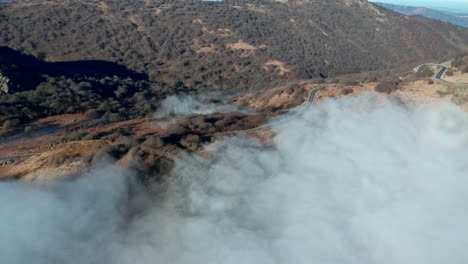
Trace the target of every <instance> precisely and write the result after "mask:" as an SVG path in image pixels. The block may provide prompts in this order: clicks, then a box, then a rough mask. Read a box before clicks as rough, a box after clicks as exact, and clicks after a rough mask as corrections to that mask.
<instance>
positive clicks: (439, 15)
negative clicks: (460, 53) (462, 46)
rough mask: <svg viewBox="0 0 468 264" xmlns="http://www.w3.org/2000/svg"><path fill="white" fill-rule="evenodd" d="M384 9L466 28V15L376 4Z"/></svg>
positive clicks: (467, 21) (467, 25)
mask: <svg viewBox="0 0 468 264" xmlns="http://www.w3.org/2000/svg"><path fill="white" fill-rule="evenodd" d="M376 4H378V5H381V6H383V7H385V8H388V9H391V10H394V11H397V12H399V13H402V14H405V15H418V16H423V17H427V18H432V19H437V20H441V21H447V22H450V23H452V24H454V25H458V26H462V27H468V14H461V13H460V14H456V13H452V12H447V11H440V10H434V9H430V8H426V7H414V6H403V5H393V4H386V3H376Z"/></svg>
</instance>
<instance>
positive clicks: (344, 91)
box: [341, 88, 354, 95]
mask: <svg viewBox="0 0 468 264" xmlns="http://www.w3.org/2000/svg"><path fill="white" fill-rule="evenodd" d="M353 92H354V90H353V89H349V88H347V89H343V90H341V93H342V94H344V95H348V94H350V93H353Z"/></svg>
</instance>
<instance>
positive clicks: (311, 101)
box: [0, 85, 328, 165]
mask: <svg viewBox="0 0 468 264" xmlns="http://www.w3.org/2000/svg"><path fill="white" fill-rule="evenodd" d="M327 87H328V85H324V86H321V87H318V88H315V89H313V90H312V91H311V92H310V94H309V98H308V100H307V104H311V103H313V102H314V100H315V96H316V95H317V93H318V92H319V91H321V90H323V89H325V88H327ZM289 119H290V118H287V119H283V120H280V121H278V122H275V123H270V124H267V125H263V126H259V127H256V128H251V129H246V130H240V131H229V132H222V133H217V134H215V135H241V134H249V133H255V132H259V131H264V130H268V129H270V128H271V127H273V126H275V125H278V124H281V123H284V122H286V121H288V120H289ZM40 154H42V153H32V154H24V155H17V156H10V157H0V165H1V163H2V161H14V160H18V159H24V158H29V157H32V156H37V155H40Z"/></svg>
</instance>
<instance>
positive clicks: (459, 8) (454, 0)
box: [369, 0, 468, 12]
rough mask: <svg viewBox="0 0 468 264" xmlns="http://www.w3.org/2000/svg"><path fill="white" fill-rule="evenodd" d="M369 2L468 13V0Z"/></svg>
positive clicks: (388, 0)
mask: <svg viewBox="0 0 468 264" xmlns="http://www.w3.org/2000/svg"><path fill="white" fill-rule="evenodd" d="M369 2H381V3H388V4H396V5H405V6H422V7H428V8H436V9H440V10H450V11H454V12H468V0H451V1H440V0H409V1H408V0H372V1H369Z"/></svg>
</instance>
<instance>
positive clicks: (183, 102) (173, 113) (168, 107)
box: [155, 95, 240, 119]
mask: <svg viewBox="0 0 468 264" xmlns="http://www.w3.org/2000/svg"><path fill="white" fill-rule="evenodd" d="M234 111H240V110H239V109H238V108H237V107H236V106H234V105H229V104H214V103H210V102H204V100H203V98H198V97H193V96H175V95H173V96H169V97H167V98H166V99H165V100H164V101H163V102H162V103H161V106H160V107H159V109H158V111H157V112H156V114H155V117H156V118H164V119H174V118H178V117H183V116H187V115H193V114H211V113H215V112H219V113H227V112H234Z"/></svg>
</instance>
